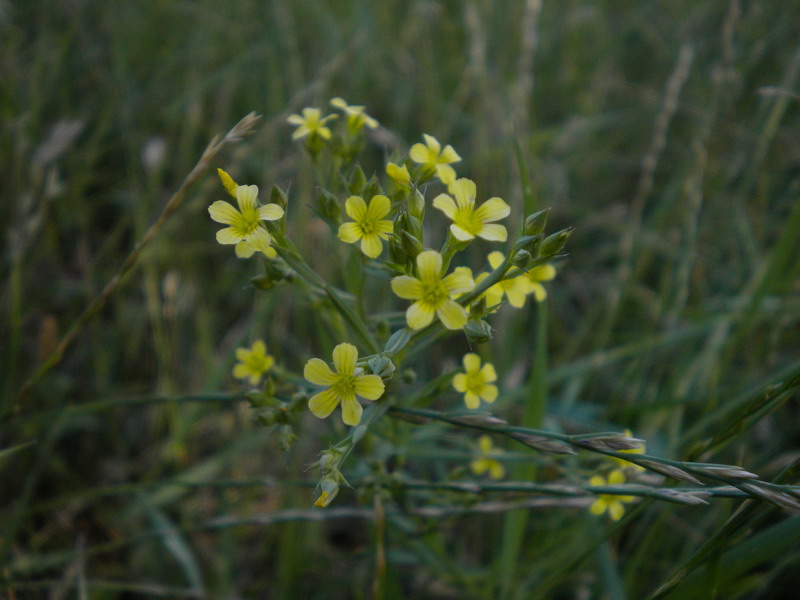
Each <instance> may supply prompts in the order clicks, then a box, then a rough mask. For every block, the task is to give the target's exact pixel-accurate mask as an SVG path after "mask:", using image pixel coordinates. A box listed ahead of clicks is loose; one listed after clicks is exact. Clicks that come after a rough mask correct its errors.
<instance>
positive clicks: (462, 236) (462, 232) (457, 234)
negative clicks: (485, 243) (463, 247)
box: [450, 223, 475, 242]
mask: <svg viewBox="0 0 800 600" xmlns="http://www.w3.org/2000/svg"><path fill="white" fill-rule="evenodd" d="M450 232H451V233H452V234H453V237H454V238H456V239H457V240H458V241H459V242H468V241H470V240H474V239H475V236H474V235H472V234H471V233H470V232H469V231H467V230H466V229H462V228H461V227H459V226H458V225H456V224H455V223H453V224H452V225H450Z"/></svg>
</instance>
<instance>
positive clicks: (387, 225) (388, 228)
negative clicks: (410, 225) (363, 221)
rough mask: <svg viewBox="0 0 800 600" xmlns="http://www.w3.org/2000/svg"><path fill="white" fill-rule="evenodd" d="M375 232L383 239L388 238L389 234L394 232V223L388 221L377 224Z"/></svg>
mask: <svg viewBox="0 0 800 600" xmlns="http://www.w3.org/2000/svg"><path fill="white" fill-rule="evenodd" d="M375 231H377V232H378V233H379V234H380V235H381V236H382V237H383V239H386V238H387V237H388V234H390V233H393V232H394V223H393V222H392V221H389V220H387V219H384V220H382V221H378V222H377V223H375Z"/></svg>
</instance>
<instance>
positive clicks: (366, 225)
mask: <svg viewBox="0 0 800 600" xmlns="http://www.w3.org/2000/svg"><path fill="white" fill-rule="evenodd" d="M358 226H359V228H360V229H361V233H362V234H363V235H372V234H373V233H375V231H376V228H375V222H374V221H373V220H372V219H364V220H363V221H361V222H359V224H358Z"/></svg>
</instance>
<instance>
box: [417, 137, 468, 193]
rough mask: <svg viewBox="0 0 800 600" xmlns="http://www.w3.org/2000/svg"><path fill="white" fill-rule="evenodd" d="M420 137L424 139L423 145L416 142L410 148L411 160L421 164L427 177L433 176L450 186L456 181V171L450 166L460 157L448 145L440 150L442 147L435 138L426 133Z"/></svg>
mask: <svg viewBox="0 0 800 600" xmlns="http://www.w3.org/2000/svg"><path fill="white" fill-rule="evenodd" d="M422 136H423V137H424V138H425V143H424V144H421V143H419V142H418V143H416V144H414V145H413V146H411V151H410V152H409V156H411V160H413V161H414V162H415V163H419V164H421V165H422V168H423V171H424V173H425V174H426V175H427V176H430V175H434V174H435V175H436V176H438V177H439V179H441V180H442V183H444V184H445V185H450V184H451V183H453V182H454V181H455V179H456V171H455V169H454V168H453V167H451V166H450V164H451V163H457V162H459V161H460V160H461V157H460V156H459V155H458V153H457V152H456V151H455V150H454V149H453V147H452V146H451V145H450V144H448V145H447V146H445V147H444V150H442V145H441V144H440V143H439V140H437V139H436V138H435V137H433V136H432V135H428V134H427V133H423V134H422Z"/></svg>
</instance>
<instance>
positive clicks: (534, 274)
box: [526, 264, 556, 302]
mask: <svg viewBox="0 0 800 600" xmlns="http://www.w3.org/2000/svg"><path fill="white" fill-rule="evenodd" d="M555 276H556V269H555V267H554V266H553V265H550V264H547V265H539V266H538V267H533V268H532V269H531V270H530V271H528V273H527V275H526V277H527V278H528V281H529V286H530V291H529V292H528V293H530V294H533V296H534V297H535V298H536V301H537V302H541V301H543V300H544V299H545V298H547V290H545V289H544V286H543V285H542V284H541V282H542V281H550V280H551V279H553V278H554V277H555Z"/></svg>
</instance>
